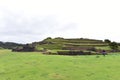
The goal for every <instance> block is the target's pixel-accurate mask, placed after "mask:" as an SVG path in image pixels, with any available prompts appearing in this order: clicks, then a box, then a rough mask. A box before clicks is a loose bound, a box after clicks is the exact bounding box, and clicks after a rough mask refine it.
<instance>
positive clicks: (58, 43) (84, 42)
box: [32, 37, 108, 50]
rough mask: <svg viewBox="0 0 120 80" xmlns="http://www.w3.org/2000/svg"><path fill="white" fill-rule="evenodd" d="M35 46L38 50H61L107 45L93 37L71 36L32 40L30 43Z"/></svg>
mask: <svg viewBox="0 0 120 80" xmlns="http://www.w3.org/2000/svg"><path fill="white" fill-rule="evenodd" d="M32 44H33V45H35V46H36V48H37V49H38V50H39V49H41V48H45V49H50V50H54V49H57V50H58V49H60V50H61V49H62V50H69V49H74V50H79V49H80V48H92V47H105V46H108V43H105V42H104V41H102V40H95V39H87V38H71V39H64V38H60V37H58V38H54V39H52V38H46V39H45V40H43V41H41V42H34V43H32Z"/></svg>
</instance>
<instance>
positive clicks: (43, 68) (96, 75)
mask: <svg viewBox="0 0 120 80" xmlns="http://www.w3.org/2000/svg"><path fill="white" fill-rule="evenodd" d="M119 75H120V55H119V53H117V54H114V55H111V54H110V55H107V56H106V57H104V56H102V55H99V57H96V55H92V56H57V55H42V54H41V53H39V52H26V53H25V52H11V51H10V50H0V80H120V76H119Z"/></svg>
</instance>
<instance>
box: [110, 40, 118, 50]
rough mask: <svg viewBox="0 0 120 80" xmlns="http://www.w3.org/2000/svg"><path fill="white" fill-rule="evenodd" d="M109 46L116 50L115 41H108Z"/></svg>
mask: <svg viewBox="0 0 120 80" xmlns="http://www.w3.org/2000/svg"><path fill="white" fill-rule="evenodd" d="M109 46H110V48H111V49H112V50H118V44H117V43H116V42H111V43H109Z"/></svg>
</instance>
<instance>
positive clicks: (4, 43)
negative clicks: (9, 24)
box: [0, 41, 23, 49]
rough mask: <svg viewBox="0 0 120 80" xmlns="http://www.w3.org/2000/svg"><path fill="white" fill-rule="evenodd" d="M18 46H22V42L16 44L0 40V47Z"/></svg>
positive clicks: (10, 47)
mask: <svg viewBox="0 0 120 80" xmlns="http://www.w3.org/2000/svg"><path fill="white" fill-rule="evenodd" d="M19 46H23V44H18V43H14V42H2V41H0V48H4V49H12V48H14V47H19Z"/></svg>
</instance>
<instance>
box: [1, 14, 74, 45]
mask: <svg viewBox="0 0 120 80" xmlns="http://www.w3.org/2000/svg"><path fill="white" fill-rule="evenodd" d="M1 21H2V24H3V25H0V28H1V29H0V36H2V38H1V40H4V41H9V40H10V41H14V42H20V43H22V42H23V43H25V42H33V41H35V40H37V41H38V40H42V39H43V38H45V37H48V36H51V37H52V36H54V35H55V36H59V35H60V34H61V35H63V33H64V31H68V30H71V29H72V27H73V26H74V23H73V24H66V25H62V26H61V25H60V23H58V22H57V20H56V17H55V16H53V15H49V16H32V17H26V16H25V15H24V14H22V13H21V14H20V13H19V14H15V13H11V12H7V13H5V14H4V16H3V19H2V20H0V22H1Z"/></svg>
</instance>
